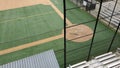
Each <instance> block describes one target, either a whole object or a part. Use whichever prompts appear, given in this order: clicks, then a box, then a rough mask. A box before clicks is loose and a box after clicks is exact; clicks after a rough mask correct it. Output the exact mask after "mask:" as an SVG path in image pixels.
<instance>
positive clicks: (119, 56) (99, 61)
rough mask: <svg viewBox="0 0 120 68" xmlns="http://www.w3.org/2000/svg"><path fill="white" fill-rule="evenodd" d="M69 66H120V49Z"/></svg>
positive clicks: (108, 67) (71, 67)
mask: <svg viewBox="0 0 120 68" xmlns="http://www.w3.org/2000/svg"><path fill="white" fill-rule="evenodd" d="M68 68H120V49H118V50H117V52H115V53H112V52H109V53H105V54H102V55H99V56H97V57H95V58H94V59H92V60H90V61H88V62H87V61H83V62H80V63H77V64H74V65H71V66H69V67H68Z"/></svg>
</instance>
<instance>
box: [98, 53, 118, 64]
mask: <svg viewBox="0 0 120 68" xmlns="http://www.w3.org/2000/svg"><path fill="white" fill-rule="evenodd" d="M115 56H116V55H115V54H112V55H108V56H105V57H103V58H100V59H97V60H98V61H100V62H102V61H105V60H108V59H111V58H114V57H115Z"/></svg>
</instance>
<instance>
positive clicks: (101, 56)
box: [95, 52, 112, 59]
mask: <svg viewBox="0 0 120 68" xmlns="http://www.w3.org/2000/svg"><path fill="white" fill-rule="evenodd" d="M109 55H112V52H109V53H105V54H103V55H100V56H97V57H95V59H100V58H103V57H105V56H109Z"/></svg>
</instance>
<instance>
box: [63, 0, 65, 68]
mask: <svg viewBox="0 0 120 68" xmlns="http://www.w3.org/2000/svg"><path fill="white" fill-rule="evenodd" d="M63 10H64V68H66V0H63Z"/></svg>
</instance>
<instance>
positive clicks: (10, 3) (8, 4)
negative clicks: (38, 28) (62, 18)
mask: <svg viewBox="0 0 120 68" xmlns="http://www.w3.org/2000/svg"><path fill="white" fill-rule="evenodd" d="M36 4H44V5H49V0H0V10H8V9H14V8H20V7H25V6H31V5H36Z"/></svg>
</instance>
